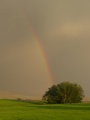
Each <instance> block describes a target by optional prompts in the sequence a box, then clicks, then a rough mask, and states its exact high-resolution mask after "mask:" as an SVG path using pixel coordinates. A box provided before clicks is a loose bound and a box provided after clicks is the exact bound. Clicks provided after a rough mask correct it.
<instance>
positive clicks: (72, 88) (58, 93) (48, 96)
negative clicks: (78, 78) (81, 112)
mask: <svg viewBox="0 0 90 120" xmlns="http://www.w3.org/2000/svg"><path fill="white" fill-rule="evenodd" d="M83 97H84V91H83V89H82V87H81V86H80V85H78V84H76V83H70V82H62V83H60V84H57V85H53V86H52V87H51V88H49V89H48V91H46V92H45V94H44V95H43V99H45V100H47V101H48V103H78V102H81V101H82V99H83Z"/></svg>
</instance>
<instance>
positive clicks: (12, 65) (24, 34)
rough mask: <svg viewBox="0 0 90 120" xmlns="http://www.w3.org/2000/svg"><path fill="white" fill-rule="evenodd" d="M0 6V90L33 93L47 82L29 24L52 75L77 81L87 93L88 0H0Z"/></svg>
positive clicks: (88, 81) (89, 25)
mask: <svg viewBox="0 0 90 120" xmlns="http://www.w3.org/2000/svg"><path fill="white" fill-rule="evenodd" d="M0 8H1V10H0V57H1V59H0V66H1V67H0V71H1V75H0V88H1V90H9V91H15V92H19V93H23V94H30V95H32V94H35V95H37V94H42V93H43V92H44V91H45V90H46V89H47V88H48V87H49V86H50V85H49V84H48V78H47V77H48V76H47V73H46V70H45V67H44V65H43V63H42V57H41V54H40V53H39V51H38V48H36V47H35V40H34V39H33V33H32V30H31V29H32V28H33V29H34V31H35V32H36V33H37V34H38V38H39V40H40V42H41V43H42V45H43V49H44V51H45V53H46V56H47V58H48V62H49V65H50V68H51V71H52V74H53V77H54V79H55V81H56V82H57V83H58V82H61V81H72V82H77V83H79V84H81V85H82V86H83V87H84V89H85V94H86V96H90V94H89V85H90V80H89V79H90V75H89V71H90V55H89V51H90V47H89V44H90V40H89V39H90V34H89V31H90V23H89V21H90V1H89V0H87V1H85V0H68V1H67V0H8V1H3V0H1V1H0ZM46 79H47V80H46ZM37 84H39V87H38V85H37ZM34 86H35V88H36V89H35V91H33V90H34ZM28 91H29V92H28ZM36 91H37V92H36ZM41 91H42V92H41Z"/></svg>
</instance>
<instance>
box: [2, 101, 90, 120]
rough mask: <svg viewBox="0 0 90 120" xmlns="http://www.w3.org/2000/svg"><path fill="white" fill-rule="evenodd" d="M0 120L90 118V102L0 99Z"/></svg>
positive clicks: (77, 119) (75, 119)
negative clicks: (73, 102) (69, 102)
mask: <svg viewBox="0 0 90 120" xmlns="http://www.w3.org/2000/svg"><path fill="white" fill-rule="evenodd" d="M0 120H90V103H80V104H61V105H48V104H43V102H31V103H30V102H20V101H13V100H0Z"/></svg>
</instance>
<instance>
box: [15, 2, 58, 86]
mask: <svg viewBox="0 0 90 120" xmlns="http://www.w3.org/2000/svg"><path fill="white" fill-rule="evenodd" d="M15 4H16V6H17V9H18V11H19V12H20V14H21V16H22V18H23V19H24V20H25V21H26V22H25V23H26V25H27V27H28V28H29V31H30V32H31V33H32V36H33V39H34V41H35V45H36V47H37V49H38V51H39V53H40V55H41V58H42V61H43V64H44V67H45V69H46V72H47V76H48V79H49V81H48V82H50V83H51V85H54V84H56V83H55V80H54V79H53V75H52V72H51V69H50V66H49V63H48V59H47V56H46V54H45V52H44V50H43V46H42V44H41V42H40V39H39V36H38V34H37V33H36V31H35V30H34V28H33V26H32V24H30V21H29V19H28V17H27V15H26V13H25V11H23V8H22V7H21V6H20V4H18V3H16V2H15Z"/></svg>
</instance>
